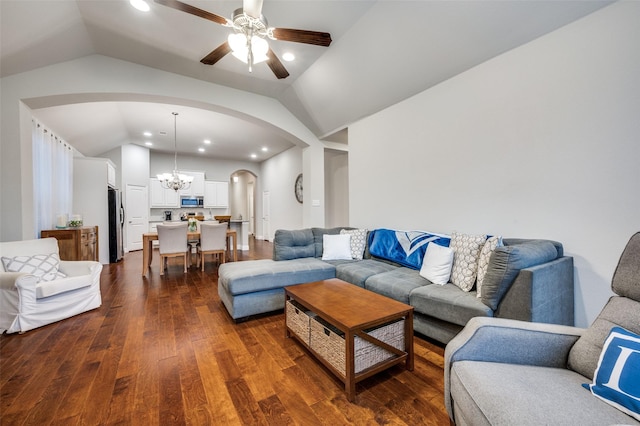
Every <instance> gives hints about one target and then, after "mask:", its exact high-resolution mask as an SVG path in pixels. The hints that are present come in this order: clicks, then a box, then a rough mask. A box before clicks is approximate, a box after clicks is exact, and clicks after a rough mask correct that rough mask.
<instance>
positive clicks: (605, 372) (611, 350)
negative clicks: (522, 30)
mask: <svg viewBox="0 0 640 426" xmlns="http://www.w3.org/2000/svg"><path fill="white" fill-rule="evenodd" d="M582 386H584V387H585V388H587V389H589V390H591V393H592V394H593V395H595V396H597V397H598V398H600V399H602V400H603V401H604V402H606V403H607V404H610V405H612V406H614V407H616V408H617V409H619V410H621V411H623V412H624V413H626V414H628V415H630V416H631V417H633V418H635V419H636V420H640V336H638V335H637V334H634V333H631V332H630V331H628V330H625V329H624V328H622V327H613V328H612V329H611V332H610V333H609V336H608V337H607V340H605V342H604V346H603V348H602V352H601V353H600V359H599V360H598V367H597V368H596V371H595V373H594V375H593V384H587V383H585V384H583V385H582Z"/></svg>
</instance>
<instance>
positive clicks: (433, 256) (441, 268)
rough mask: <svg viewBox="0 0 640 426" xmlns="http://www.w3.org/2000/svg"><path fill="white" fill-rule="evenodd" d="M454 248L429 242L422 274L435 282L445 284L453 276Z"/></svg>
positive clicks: (421, 270)
mask: <svg viewBox="0 0 640 426" xmlns="http://www.w3.org/2000/svg"><path fill="white" fill-rule="evenodd" d="M452 266H453V250H451V249H450V248H449V247H443V246H441V245H438V244H435V243H429V245H428V246H427V251H426V252H425V253H424V260H423V261H422V267H421V268H420V276H421V277H424V278H426V279H428V280H429V281H431V282H432V283H434V284H440V285H445V284H446V283H448V282H449V277H450V276H451V267H452Z"/></svg>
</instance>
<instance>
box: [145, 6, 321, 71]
mask: <svg viewBox="0 0 640 426" xmlns="http://www.w3.org/2000/svg"><path fill="white" fill-rule="evenodd" d="M155 2H156V3H158V4H161V5H163V6H168V7H171V8H173V9H177V10H180V11H182V12H186V13H190V14H192V15H196V16H199V17H201V18H204V19H208V20H210V21H213V22H215V23H217V24H220V25H224V26H225V27H231V28H233V30H234V32H233V33H232V34H230V35H229V38H228V39H227V41H225V42H224V43H222V44H221V45H220V46H218V47H216V48H215V49H214V50H213V51H211V53H209V54H208V55H207V56H205V57H204V58H202V59H201V60H200V62H202V63H203V64H206V65H214V64H215V63H216V62H218V61H219V60H220V59H222V58H223V57H225V56H226V55H227V54H228V53H232V54H233V55H234V56H235V57H236V58H238V59H240V60H241V61H243V62H245V63H247V64H248V65H249V72H251V71H252V69H253V64H257V63H259V62H263V61H266V62H267V65H269V68H271V71H273V73H274V74H275V76H276V77H278V78H279V79H281V78H287V77H288V76H289V72H288V71H287V70H286V68H285V67H284V65H282V62H280V59H278V57H277V56H276V54H275V53H274V52H273V50H271V48H270V47H269V43H268V42H267V40H266V39H267V38H270V39H271V40H283V41H292V42H296V43H306V44H314V45H316V46H324V47H328V46H329V45H330V44H331V35H330V34H329V33H324V32H319V31H307V30H294V29H290V28H272V27H269V26H268V24H267V20H266V18H265V17H264V16H263V15H262V2H263V0H243V4H242V7H241V8H239V9H236V10H235V11H234V12H233V16H232V18H231V19H227V18H224V17H222V16H220V15H216V14H214V13H211V12H207V11H206V10H202V9H199V8H197V7H195V6H191V5H190V4H187V3H183V2H181V1H178V0H155Z"/></svg>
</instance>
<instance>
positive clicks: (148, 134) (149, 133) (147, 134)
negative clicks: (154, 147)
mask: <svg viewBox="0 0 640 426" xmlns="http://www.w3.org/2000/svg"><path fill="white" fill-rule="evenodd" d="M142 134H143V135H145V136H146V137H148V138H150V137H151V132H144V133H142Z"/></svg>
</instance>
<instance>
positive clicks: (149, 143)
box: [144, 141, 153, 146]
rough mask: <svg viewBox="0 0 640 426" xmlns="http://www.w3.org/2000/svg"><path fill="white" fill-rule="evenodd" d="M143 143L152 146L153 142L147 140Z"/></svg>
mask: <svg viewBox="0 0 640 426" xmlns="http://www.w3.org/2000/svg"><path fill="white" fill-rule="evenodd" d="M144 144H145V145H146V146H153V143H151V142H149V141H147V142H145V143H144Z"/></svg>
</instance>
